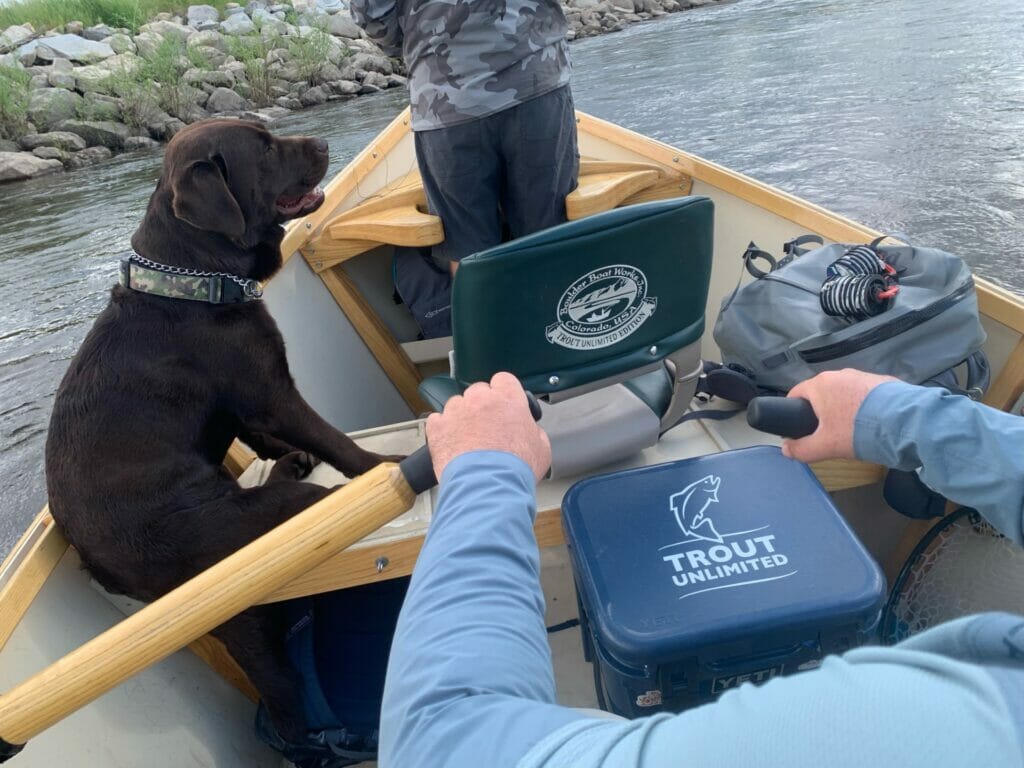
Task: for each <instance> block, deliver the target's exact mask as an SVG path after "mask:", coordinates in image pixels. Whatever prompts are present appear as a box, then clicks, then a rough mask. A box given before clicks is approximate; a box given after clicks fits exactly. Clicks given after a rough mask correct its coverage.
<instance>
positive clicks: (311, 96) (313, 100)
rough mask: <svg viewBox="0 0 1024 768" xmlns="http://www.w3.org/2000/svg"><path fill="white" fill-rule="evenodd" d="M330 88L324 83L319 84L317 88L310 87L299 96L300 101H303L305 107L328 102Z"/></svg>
mask: <svg viewBox="0 0 1024 768" xmlns="http://www.w3.org/2000/svg"><path fill="white" fill-rule="evenodd" d="M330 95H331V94H330V90H329V89H327V88H325V87H324V86H322V85H318V86H316V87H315V88H309V89H308V90H306V91H304V92H303V93H302V95H301V96H300V97H299V101H301V102H302V105H303V106H304V107H315V106H318V105H320V104H326V103H327V97H328V96H330Z"/></svg>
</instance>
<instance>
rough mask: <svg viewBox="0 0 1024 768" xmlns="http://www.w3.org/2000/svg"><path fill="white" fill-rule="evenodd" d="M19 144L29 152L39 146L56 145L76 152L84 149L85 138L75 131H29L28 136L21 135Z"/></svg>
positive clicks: (66, 150)
mask: <svg viewBox="0 0 1024 768" xmlns="http://www.w3.org/2000/svg"><path fill="white" fill-rule="evenodd" d="M21 146H22V148H23V149H25V150H27V151H29V152H31V151H32V150H34V149H37V148H39V147H56V148H57V149H63V150H64V151H65V152H77V151H78V150H80V149H85V146H86V144H85V139H83V138H82V137H81V136H79V135H78V134H77V133H69V132H68V131H51V132H50V133H30V134H29V135H28V136H22V137H21Z"/></svg>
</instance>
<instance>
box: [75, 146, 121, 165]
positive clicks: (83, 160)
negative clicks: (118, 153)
mask: <svg viewBox="0 0 1024 768" xmlns="http://www.w3.org/2000/svg"><path fill="white" fill-rule="evenodd" d="M113 156H114V153H113V152H111V151H110V150H109V149H107V148H106V147H89V148H88V149H83V150H82V151H81V152H75V153H74V154H72V155H70V156H69V157H68V168H86V167H88V166H90V165H96V164H97V163H102V162H103V161H104V160H109V159H110V158H111V157H113Z"/></svg>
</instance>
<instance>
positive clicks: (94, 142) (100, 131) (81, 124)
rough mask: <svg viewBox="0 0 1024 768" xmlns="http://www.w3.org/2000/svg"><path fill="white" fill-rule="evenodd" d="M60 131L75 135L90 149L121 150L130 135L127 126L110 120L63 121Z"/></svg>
mask: <svg viewBox="0 0 1024 768" xmlns="http://www.w3.org/2000/svg"><path fill="white" fill-rule="evenodd" d="M59 128H60V130H62V131H70V132H71V133H77V134H78V135H79V136H81V137H82V138H83V139H85V143H86V144H88V145H89V146H90V147H107V148H108V149H121V148H122V147H124V142H125V140H126V139H127V138H128V137H129V136H130V135H131V132H130V131H129V130H128V126H127V125H123V124H121V123H115V122H113V121H110V120H65V121H64V122H63V123H61V124H60V126H59Z"/></svg>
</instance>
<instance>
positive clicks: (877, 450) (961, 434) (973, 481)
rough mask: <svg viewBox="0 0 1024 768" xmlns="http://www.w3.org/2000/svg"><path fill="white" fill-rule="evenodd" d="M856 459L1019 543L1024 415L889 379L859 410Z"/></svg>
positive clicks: (1023, 523) (1023, 511)
mask: <svg viewBox="0 0 1024 768" xmlns="http://www.w3.org/2000/svg"><path fill="white" fill-rule="evenodd" d="M853 440H854V452H855V453H856V455H857V458H859V459H863V460H865V461H871V462H875V463H877V464H884V465H886V466H889V467H895V468H897V469H905V470H913V469H917V468H918V467H921V468H922V470H921V479H922V480H923V481H924V482H925V483H926V484H927V485H928V486H929V487H930V488H932V489H934V490H936V491H938V492H939V493H941V494H942V495H943V496H945V497H946V498H948V499H950V500H952V501H955V502H957V503H959V504H965V505H967V506H969V507H972V508H974V509H976V510H978V512H980V513H981V515H982V516H983V517H984V518H985V519H986V520H988V521H989V522H990V523H991V524H992V525H993V526H994V527H996V528H997V529H999V531H1000V532H1001V533H1003V534H1005V535H1006V536H1008V537H1009V538H1010V539H1012V540H1014V541H1016V542H1017V543H1018V544H1024V418H1021V417H1020V416H1014V415H1012V414H1008V413H1004V412H1003V411H997V410H995V409H994V408H989V407H988V406H985V405H981V404H980V403H976V402H974V401H973V400H970V399H968V398H966V397H963V396H962V395H951V394H950V393H949V392H947V391H946V390H944V389H938V388H922V387H915V386H913V385H910V384H904V383H902V382H888V383H885V384H880V385H879V386H877V387H875V388H874V389H873V390H872V391H871V392H870V393H869V394H868V396H867V398H866V399H865V400H864V403H863V404H862V405H861V407H860V410H859V411H858V412H857V421H856V425H855V427H854V437H853Z"/></svg>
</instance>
